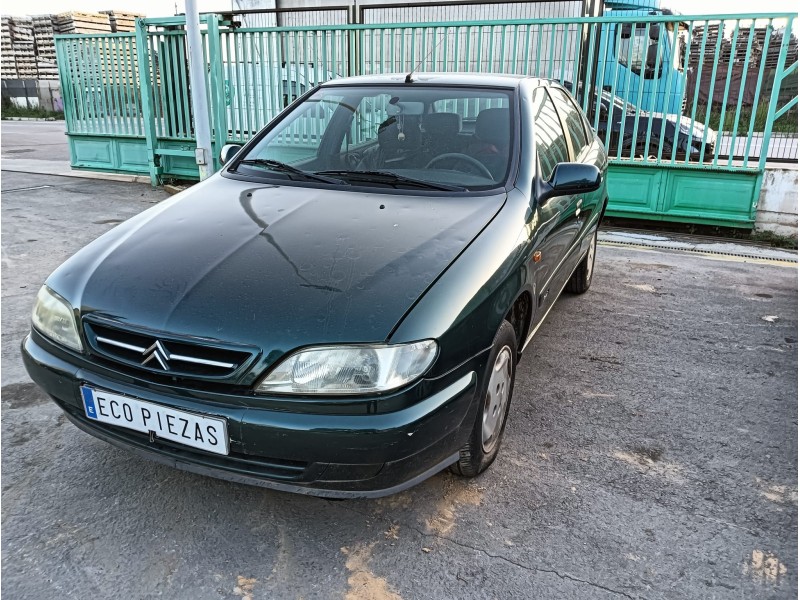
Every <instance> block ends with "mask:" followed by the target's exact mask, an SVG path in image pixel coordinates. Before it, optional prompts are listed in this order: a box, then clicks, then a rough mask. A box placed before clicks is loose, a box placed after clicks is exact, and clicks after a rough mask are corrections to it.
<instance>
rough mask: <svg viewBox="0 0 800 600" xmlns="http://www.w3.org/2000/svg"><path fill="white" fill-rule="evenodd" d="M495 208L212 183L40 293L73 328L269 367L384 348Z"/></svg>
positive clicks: (470, 201) (83, 257) (217, 179)
mask: <svg viewBox="0 0 800 600" xmlns="http://www.w3.org/2000/svg"><path fill="white" fill-rule="evenodd" d="M505 197H506V196H505V193H503V194H498V195H491V196H483V197H475V196H472V197H458V196H451V197H442V196H438V197H432V196H420V195H401V194H383V193H370V192H365V191H341V190H331V189H319V188H309V187H299V186H290V185H284V186H276V185H254V184H252V183H248V182H242V181H236V180H232V179H226V178H223V177H221V176H219V175H217V176H214V177H213V178H211V179H209V180H207V181H206V182H204V183H201V184H198V185H196V186H194V187H192V188H190V189H189V190H187V191H186V192H184V193H182V194H180V195H179V196H176V197H175V198H172V199H170V200H167V201H164V202H162V203H161V204H160V205H158V206H157V207H154V208H153V209H151V210H148V211H146V212H144V213H142V214H140V215H138V216H137V217H134V218H133V219H131V220H129V221H127V222H126V223H124V224H122V225H120V226H119V227H117V228H116V229H114V230H112V231H110V232H108V233H107V234H105V235H104V236H102V237H101V238H99V239H98V240H96V241H95V242H93V243H92V244H90V245H89V246H87V247H86V248H84V249H83V250H81V251H80V252H79V253H78V254H76V255H75V256H73V257H72V258H71V259H70V260H69V261H67V262H66V263H64V265H62V266H61V267H60V268H59V269H58V270H57V271H56V272H55V273H54V274H53V275H52V276H51V277H50V279H48V285H50V287H51V288H53V289H54V290H55V291H57V292H58V293H60V294H61V295H63V296H64V297H65V298H66V299H67V300H68V301H70V302H71V303H72V305H73V306H74V307H76V308H77V307H79V309H80V312H81V314H82V315H84V316H85V315H89V314H92V315H95V316H99V317H103V318H105V319H112V320H114V321H117V322H120V323H122V324H128V325H130V326H132V327H137V328H146V329H150V330H154V331H161V332H169V333H171V334H173V335H179V336H194V337H202V338H206V339H214V340H219V341H223V342H228V343H243V344H252V345H256V346H258V347H260V348H261V349H262V350H263V351H264V352H265V353H267V354H269V355H270V356H275V357H276V358H277V356H279V355H280V354H282V353H283V352H285V351H288V350H290V349H292V348H295V347H298V346H303V345H307V344H319V343H333V342H358V341H382V340H385V339H386V338H387V337H388V336H389V334H390V333H391V331H392V329H393V328H394V327H395V325H396V324H397V323H398V321H399V320H400V319H401V318H402V317H403V315H404V314H405V313H406V311H408V310H409V308H410V307H411V306H412V305H413V304H414V302H415V301H416V300H417V299H418V298H419V297H420V295H422V294H423V293H424V292H425V290H426V289H427V288H428V286H430V285H431V284H432V283H433V282H434V281H435V280H436V278H437V277H438V275H439V274H440V273H442V271H444V270H445V269H446V268H447V267H448V265H449V264H450V263H451V262H452V261H453V260H454V259H455V258H456V257H457V256H458V255H459V253H461V251H462V250H463V249H464V248H465V247H466V246H467V245H468V244H469V243H470V242H471V241H472V240H473V239H474V238H475V236H476V235H478V234H479V233H480V231H481V230H482V229H483V228H484V227H485V226H486V224H487V223H488V222H489V221H491V219H492V218H493V217H494V215H496V214H497V212H498V211H499V210H500V208H501V207H502V206H503V203H504V201H505ZM273 353H274V354H273Z"/></svg>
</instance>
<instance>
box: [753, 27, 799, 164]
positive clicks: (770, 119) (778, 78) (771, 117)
mask: <svg viewBox="0 0 800 600" xmlns="http://www.w3.org/2000/svg"><path fill="white" fill-rule="evenodd" d="M792 21H793V18H792V17H789V18H788V19H787V23H786V27H785V28H784V29H783V39H782V40H781V48H780V52H779V53H778V64H777V65H775V76H774V79H773V83H772V94H771V95H770V98H769V107H768V109H767V121H766V125H765V127H764V137H763V140H762V142H761V155H760V156H759V160H758V168H759V169H760V170H762V171H763V170H764V167H765V165H766V162H767V156H768V155H769V142H770V138H771V137H772V128H773V126H774V121H775V112H776V111H777V109H778V98H779V96H780V91H781V82H782V81H783V75H784V68H785V67H786V54H787V51H788V49H789V40H790V38H791V35H792ZM765 53H766V52H765ZM755 112H756V111H755V109H754V110H753V114H755Z"/></svg>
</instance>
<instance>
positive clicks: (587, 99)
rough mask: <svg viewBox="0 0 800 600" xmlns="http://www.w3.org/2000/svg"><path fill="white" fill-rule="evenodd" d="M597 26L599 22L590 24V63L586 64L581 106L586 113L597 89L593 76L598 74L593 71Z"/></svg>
mask: <svg viewBox="0 0 800 600" xmlns="http://www.w3.org/2000/svg"><path fill="white" fill-rule="evenodd" d="M597 27H598V25H597V23H590V24H589V52H588V54H587V57H588V59H587V60H588V63H587V65H586V77H585V78H584V81H583V93H582V94H581V108H582V109H583V111H584V112H585V113H589V104H590V103H591V101H592V100H591V97H592V96H591V94H592V90H594V89H595V86H594V83H593V79H592V78H593V77H595V76H596V75H595V73H593V72H592V71H593V70H594V69H593V67H594V61H595V56H594V45H595V42H596V41H597ZM596 93H598V94H599V90H598V91H596Z"/></svg>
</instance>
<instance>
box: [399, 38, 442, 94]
mask: <svg viewBox="0 0 800 600" xmlns="http://www.w3.org/2000/svg"><path fill="white" fill-rule="evenodd" d="M444 36H445V32H444V31H443V32H442V34H441V37H439V41H438V42H436V45H435V46H434V47H433V48H431V49H430V51H429V52H428V53H427V54H426V55H425V56H423V57H422V58H421V59H420V61H419V62H418V63H417V64H416V65H414V68H413V69H411V71H409V72H408V74H407V75H406V83H414V79H413V78H412V75H414V71H416V70H417V69H419V66H420V65H421V64H422V63H424V62H425V61H426V60H427V59H428V57H429V56H430V55H431V54H433V52H434V50H436V49H437V48H438V47H439V46H440V45H441V43H442V42H443V41H444Z"/></svg>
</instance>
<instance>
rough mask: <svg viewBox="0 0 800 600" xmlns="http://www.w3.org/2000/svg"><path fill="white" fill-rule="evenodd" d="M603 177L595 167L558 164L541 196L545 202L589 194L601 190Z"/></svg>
mask: <svg viewBox="0 0 800 600" xmlns="http://www.w3.org/2000/svg"><path fill="white" fill-rule="evenodd" d="M602 183H603V177H602V175H601V174H600V169H598V168H597V167H595V166H594V165H586V164H583V163H558V164H557V165H556V167H555V169H553V173H552V175H550V180H549V181H548V182H547V183H546V185H545V189H544V190H543V191H542V194H540V198H539V200H540V201H541V202H543V201H544V200H547V199H548V198H553V197H555V196H571V195H572V194H588V193H589V192H594V191H595V190H598V189H600V185H601V184H602Z"/></svg>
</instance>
